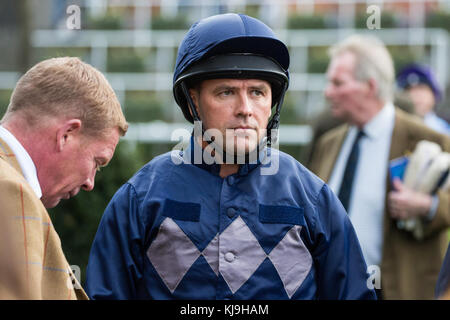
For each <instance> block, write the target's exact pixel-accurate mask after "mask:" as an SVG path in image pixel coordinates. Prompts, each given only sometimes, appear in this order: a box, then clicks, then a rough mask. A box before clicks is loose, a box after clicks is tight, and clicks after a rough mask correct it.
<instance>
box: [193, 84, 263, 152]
mask: <svg viewBox="0 0 450 320" xmlns="http://www.w3.org/2000/svg"><path fill="white" fill-rule="evenodd" d="M190 92H191V96H192V98H193V101H194V104H195V105H196V107H197V111H198V113H199V116H200V119H201V120H202V122H203V128H204V129H205V130H208V129H217V130H218V131H220V133H221V135H222V137H223V142H224V148H223V149H224V150H225V151H226V152H227V153H228V154H231V153H232V152H234V154H235V155H236V154H237V155H244V154H246V153H249V152H252V151H253V150H255V148H256V147H257V145H258V143H259V141H260V140H261V139H262V138H263V137H264V135H265V134H266V132H265V131H266V130H265V129H266V128H267V123H268V120H269V117H270V114H271V105H272V90H271V86H270V84H269V82H267V81H264V80H257V79H213V80H205V81H203V82H202V83H201V84H200V86H199V87H198V88H197V89H191V91H190Z"/></svg>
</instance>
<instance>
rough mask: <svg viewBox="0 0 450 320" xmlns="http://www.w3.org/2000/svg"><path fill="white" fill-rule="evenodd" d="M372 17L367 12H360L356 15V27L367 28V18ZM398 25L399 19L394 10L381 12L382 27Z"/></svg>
mask: <svg viewBox="0 0 450 320" xmlns="http://www.w3.org/2000/svg"><path fill="white" fill-rule="evenodd" d="M369 17H370V15H369V14H367V13H358V14H357V15H356V17H355V28H357V29H367V19H368V18H369ZM396 26H397V19H396V16H395V14H394V13H393V12H389V11H381V13H380V27H381V29H388V28H395V27H396Z"/></svg>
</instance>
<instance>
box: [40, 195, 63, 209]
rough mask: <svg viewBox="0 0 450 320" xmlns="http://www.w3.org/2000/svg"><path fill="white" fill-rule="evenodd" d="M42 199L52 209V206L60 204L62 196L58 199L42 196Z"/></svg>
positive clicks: (46, 206)
mask: <svg viewBox="0 0 450 320" xmlns="http://www.w3.org/2000/svg"><path fill="white" fill-rule="evenodd" d="M41 201H42V204H43V205H44V207H45V208H46V209H51V208H54V207H56V206H57V205H58V204H59V202H60V201H61V198H58V199H45V198H41Z"/></svg>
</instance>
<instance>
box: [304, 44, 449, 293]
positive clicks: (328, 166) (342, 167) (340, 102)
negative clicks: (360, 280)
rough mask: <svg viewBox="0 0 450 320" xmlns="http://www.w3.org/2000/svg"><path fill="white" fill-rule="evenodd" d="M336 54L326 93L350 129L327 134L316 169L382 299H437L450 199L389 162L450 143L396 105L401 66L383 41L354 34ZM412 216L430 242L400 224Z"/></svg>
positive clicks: (335, 112) (320, 145)
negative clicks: (395, 176) (404, 177)
mask: <svg viewBox="0 0 450 320" xmlns="http://www.w3.org/2000/svg"><path fill="white" fill-rule="evenodd" d="M330 52H331V58H332V59H331V62H330V65H329V67H328V71H327V77H328V81H329V84H328V86H327V88H326V90H325V96H326V98H327V99H328V101H329V102H330V105H331V112H332V113H333V115H334V116H335V117H338V118H341V119H343V120H345V122H346V124H344V125H341V126H339V127H337V128H335V129H333V130H331V131H329V132H327V133H326V134H324V135H323V136H322V137H321V139H320V140H319V142H318V144H317V148H316V150H315V152H314V154H313V155H312V158H311V162H310V165H309V167H310V169H311V170H312V171H313V172H314V173H316V174H317V175H318V176H319V177H320V178H322V179H323V180H324V181H326V182H327V183H328V184H329V186H330V187H331V189H332V190H333V191H334V192H335V193H336V194H337V195H338V196H339V198H340V199H341V201H342V204H343V205H344V207H345V208H346V210H347V212H348V214H349V217H350V219H351V221H352V223H353V225H354V227H355V230H356V233H357V235H358V239H359V241H360V243H361V247H362V250H363V254H364V257H365V259H366V263H367V265H368V266H369V273H370V274H371V275H372V276H373V277H372V279H373V280H374V283H375V288H377V289H380V290H379V291H378V294H379V296H382V298H384V299H432V298H434V286H435V284H436V280H437V276H438V273H439V269H440V266H441V264H442V260H443V256H444V254H445V250H446V248H447V237H446V232H445V231H446V229H447V228H448V226H449V225H450V202H449V196H450V195H449V193H448V192H447V193H444V192H439V193H438V194H436V195H428V194H422V193H417V192H414V191H413V190H410V189H408V188H406V187H405V186H404V185H403V184H402V183H401V182H400V181H399V180H395V181H391V179H390V177H389V174H388V172H389V161H390V160H392V159H395V158H398V157H401V156H404V155H406V154H407V153H408V152H412V151H413V150H414V148H415V145H416V144H417V142H418V141H420V140H430V141H434V142H436V143H438V144H439V145H440V146H441V148H442V149H444V150H447V151H448V150H449V149H450V141H449V138H447V137H445V136H443V135H440V134H438V133H437V132H435V131H433V130H431V129H429V128H427V127H425V126H424V125H423V124H422V123H421V122H420V120H418V119H417V118H416V117H414V116H411V115H409V114H407V113H405V112H403V111H401V110H399V109H398V108H395V107H394V105H393V104H392V102H391V101H392V87H393V82H394V67H393V62H392V59H391V57H390V55H389V53H388V51H387V50H386V48H385V46H384V45H383V44H382V43H381V42H380V41H378V40H377V39H375V38H366V37H361V36H352V37H350V38H347V39H345V40H344V41H343V42H341V43H339V44H337V45H336V46H334V47H333V48H331V50H330ZM407 218H420V219H422V221H423V223H424V226H425V230H424V231H425V236H424V238H423V239H422V240H417V239H415V238H414V237H413V235H412V233H410V232H407V231H404V230H399V229H398V228H397V220H398V219H407ZM380 279H381V286H379V284H380V282H379V280H380ZM377 282H378V283H377Z"/></svg>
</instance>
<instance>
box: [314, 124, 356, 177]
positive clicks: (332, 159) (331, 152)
mask: <svg viewBox="0 0 450 320" xmlns="http://www.w3.org/2000/svg"><path fill="white" fill-rule="evenodd" d="M348 129H349V126H348V125H343V126H342V127H340V128H339V129H338V131H337V132H336V133H335V137H336V138H335V139H330V141H331V140H332V141H331V142H332V143H329V144H328V146H326V148H325V149H324V152H326V155H325V154H324V155H323V159H324V160H323V166H322V169H321V170H320V171H321V172H320V174H319V176H320V177H321V178H322V179H323V180H324V181H326V182H328V180H329V179H330V177H331V173H332V172H333V168H334V165H335V164H336V161H337V157H338V155H339V153H340V151H341V148H342V144H343V143H344V140H345V137H346V135H347V132H348Z"/></svg>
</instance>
